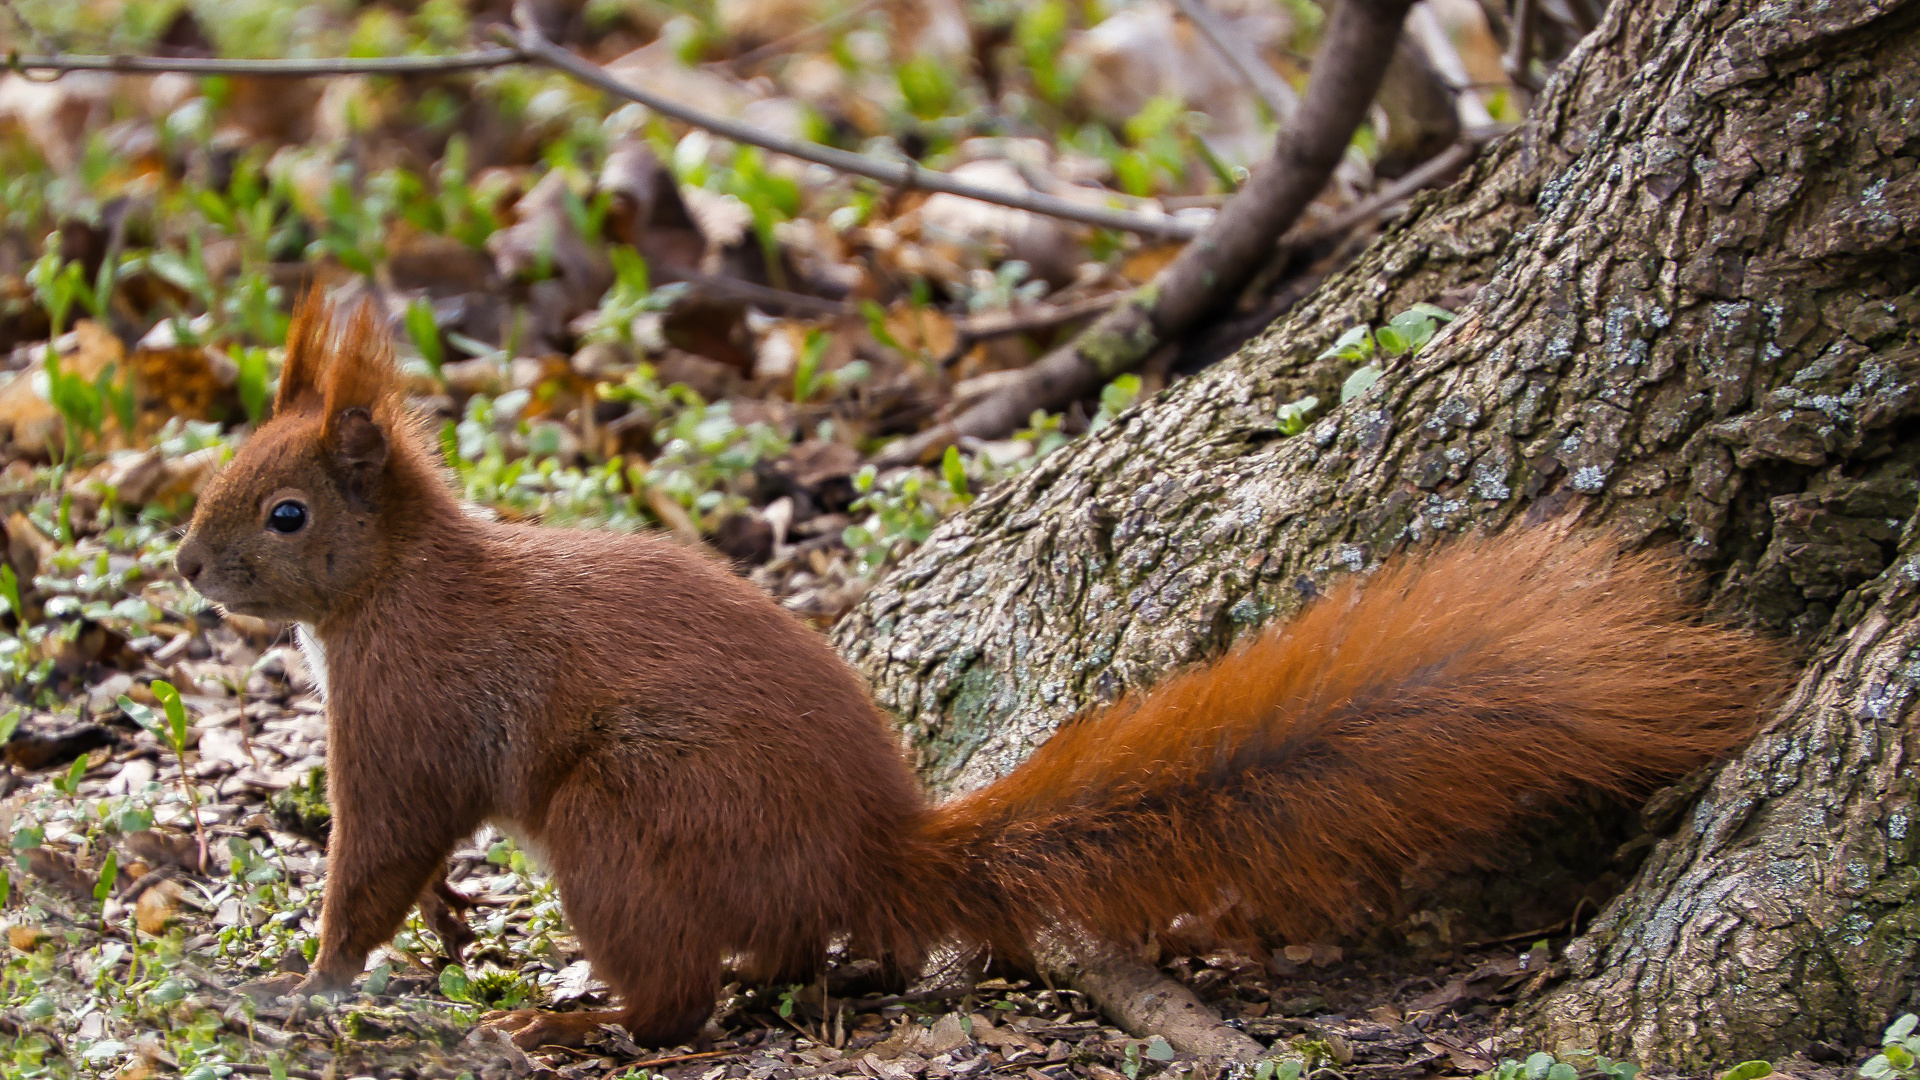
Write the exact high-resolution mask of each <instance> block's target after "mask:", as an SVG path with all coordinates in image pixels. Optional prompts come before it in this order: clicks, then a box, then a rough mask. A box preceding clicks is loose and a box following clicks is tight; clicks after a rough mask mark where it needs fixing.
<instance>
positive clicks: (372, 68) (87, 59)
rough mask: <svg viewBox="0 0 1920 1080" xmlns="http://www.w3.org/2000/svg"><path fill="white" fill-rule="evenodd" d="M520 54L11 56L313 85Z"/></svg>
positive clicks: (504, 61) (35, 63)
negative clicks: (247, 57)
mask: <svg viewBox="0 0 1920 1080" xmlns="http://www.w3.org/2000/svg"><path fill="white" fill-rule="evenodd" d="M526 59H527V58H526V57H524V56H522V55H520V50H518V49H512V48H504V49H481V50H479V51H477V52H464V53H452V54H450V55H447V56H365V57H361V56H329V57H321V58H317V59H313V60H224V59H220V58H217V57H196V56H179V57H175V56H23V55H21V54H19V53H12V54H9V55H8V56H7V58H6V66H7V67H8V68H10V69H12V70H14V71H18V72H22V73H26V72H51V73H54V74H65V73H66V72H69V71H112V72H118V73H120V74H122V75H158V74H161V73H164V72H179V73H181V74H183V75H253V76H258V77H262V78H273V79H311V78H318V77H322V76H328V75H437V74H445V73H447V72H454V71H479V70H482V69H484V68H496V67H505V66H506V65H508V64H520V63H525V62H526Z"/></svg>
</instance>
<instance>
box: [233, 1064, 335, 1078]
mask: <svg viewBox="0 0 1920 1080" xmlns="http://www.w3.org/2000/svg"><path fill="white" fill-rule="evenodd" d="M220 1067H221V1068H223V1069H229V1070H231V1071H233V1072H237V1073H239V1074H240V1075H242V1076H272V1075H273V1074H274V1067H273V1066H271V1065H254V1064H251V1063H249V1062H245V1061H234V1062H227V1061H223V1062H221V1063H220ZM282 1071H284V1072H285V1073H286V1074H287V1075H288V1076H292V1077H297V1078H298V1080H326V1074H325V1073H317V1072H314V1071H313V1070H312V1069H296V1068H294V1067H293V1066H291V1065H289V1066H287V1067H286V1068H285V1069H284V1070H282Z"/></svg>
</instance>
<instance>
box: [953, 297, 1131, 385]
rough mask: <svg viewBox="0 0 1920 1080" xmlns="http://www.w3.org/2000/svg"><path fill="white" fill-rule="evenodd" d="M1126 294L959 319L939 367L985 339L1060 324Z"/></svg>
mask: <svg viewBox="0 0 1920 1080" xmlns="http://www.w3.org/2000/svg"><path fill="white" fill-rule="evenodd" d="M1126 296H1127V294H1126V292H1125V291H1124V290H1122V291H1118V292H1110V293H1105V294H1102V295H1100V296H1085V297H1081V298H1080V299H1078V300H1068V301H1065V302H1064V303H1058V304H1047V303H1041V304H1028V305H1025V306H1023V307H1018V308H1009V309H1007V310H1005V311H988V312H983V313H981V314H979V315H974V316H971V317H969V318H966V319H961V320H959V321H957V322H955V323H954V324H953V331H954V342H953V348H951V349H948V350H947V354H946V355H945V356H942V357H941V358H940V366H941V367H950V366H952V365H953V364H955V363H957V362H958V361H959V360H960V358H961V357H962V356H965V355H966V353H967V350H968V349H971V348H973V347H974V346H975V345H977V344H979V343H980V342H982V341H986V340H987V339H989V338H996V337H1006V336H1008V335H1010V334H1031V333H1034V332H1036V331H1040V330H1051V329H1053V328H1054V327H1056V326H1059V325H1061V324H1062V323H1070V322H1072V321H1073V320H1075V319H1084V318H1086V317H1087V316H1089V315H1098V314H1100V313H1101V312H1103V311H1105V310H1107V309H1108V308H1110V307H1112V306H1113V305H1115V304H1117V303H1119V302H1120V301H1122V300H1124V299H1126Z"/></svg>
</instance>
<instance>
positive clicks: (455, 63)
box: [5, 12, 1203, 240]
mask: <svg viewBox="0 0 1920 1080" xmlns="http://www.w3.org/2000/svg"><path fill="white" fill-rule="evenodd" d="M517 17H518V13H517V12H516V18H517ZM519 22H520V30H519V34H518V36H517V37H514V38H513V44H509V45H508V46H507V47H504V48H498V49H482V50H479V51H476V52H466V53H455V54H453V55H450V56H378V57H327V58H323V59H313V60H225V59H218V58H206V57H162V56H62V55H54V56H27V55H22V54H19V53H13V54H10V55H8V56H7V57H6V63H5V66H6V67H8V68H11V69H12V70H14V71H18V72H22V73H26V72H32V73H36V74H51V75H54V76H56V77H58V76H59V75H62V74H65V73H66V72H69V71H110V72H117V73H120V74H124V75H157V74H161V73H163V72H180V73H183V74H188V75H253V76H258V77H265V78H296V79H304V78H315V77H321V76H329V75H424V74H444V73H448V72H457V71H476V70H481V69H485V68H493V67H503V66H505V65H508V64H518V63H541V64H545V65H547V66H548V67H551V68H554V69H556V70H558V71H561V72H563V73H565V74H567V75H569V76H571V77H573V78H575V79H578V80H580V81H581V82H584V83H586V84H588V85H589V86H594V87H598V88H599V89H601V90H604V91H606V92H608V93H610V94H613V95H615V96H617V97H623V98H626V99H627V100H629V101H636V102H639V103H640V104H642V105H645V106H646V107H648V108H649V109H652V110H653V111H655V112H657V113H660V114H661V115H663V116H670V117H672V118H674V119H676V120H679V121H681V122H683V123H687V124H691V125H693V126H694V127H697V128H702V129H705V130H707V131H711V132H713V133H714V134H716V135H719V136H721V137H723V138H727V139H732V140H733V141H734V142H739V143H746V144H747V145H749V146H757V147H760V148H761V149H763V150H771V151H773V152H774V153H777V154H785V155H787V156H788V157H794V158H799V159H800V160H802V161H810V162H813V163H814V164H817V165H825V166H826V167H828V168H830V169H834V170H836V171H838V172H845V173H851V174H853V175H855V176H864V177H867V178H868V179H871V180H878V181H880V182H881V183H884V184H891V185H893V186H895V187H902V188H924V189H925V190H928V191H939V192H945V193H947V194H949V195H958V196H960V197H962V198H966V199H975V200H978V201H980V202H988V203H994V204H996V205H999V206H1008V207H1012V208H1013V209H1015V210H1026V211H1029V212H1030V213H1035V214H1044V215H1046V216H1048V217H1055V218H1061V219H1064V220H1067V221H1078V222H1081V223H1083V224H1086V225H1097V226H1099V227H1101V228H1107V229H1118V230H1121V231H1123V232H1131V233H1140V234H1143V235H1147V236H1158V237H1162V238H1165V239H1170V240H1190V239H1192V238H1193V237H1195V236H1198V235H1199V234H1200V231H1201V229H1202V227H1203V226H1201V225H1200V224H1199V223H1196V222H1194V221H1192V220H1189V219H1187V218H1181V217H1174V216H1171V215H1147V214H1138V213H1131V212H1129V211H1126V210H1120V209H1116V208H1113V207H1105V206H1097V205H1092V204H1088V203H1083V202H1075V201H1073V200H1071V199H1063V198H1059V197H1057V196H1054V195H1048V194H1045V193H1043V192H1038V191H1000V190H996V189H994V188H989V187H982V186H980V185H978V184H970V183H967V182H966V181H964V180H957V179H955V178H953V177H951V176H949V175H947V174H946V173H943V172H937V171H934V170H932V169H923V168H921V167H920V166H919V165H917V164H915V163H914V162H912V161H885V160H882V159H879V158H872V157H867V156H866V155H864V154H855V153H851V152H849V151H846V150H838V149H835V148H833V147H830V146H821V145H820V144H818V143H811V142H804V141H802V140H798V139H789V138H786V137H784V136H780V135H776V134H774V133H772V132H769V131H766V130H765V129H762V128H757V127H754V126H753V125H751V124H744V123H741V122H739V121H737V120H731V119H728V118H726V117H722V116H714V115H712V114H710V113H705V112H702V111H700V110H698V109H694V108H690V107H688V106H686V105H682V104H680V103H679V102H676V101H673V100H671V99H669V98H664V97H661V96H660V95H658V94H654V93H652V92H651V91H648V90H645V89H642V88H640V87H636V86H630V85H628V84H626V83H624V82H621V81H620V80H618V79H616V78H614V77H613V76H612V75H609V74H608V73H607V72H606V70H605V69H604V68H601V67H600V66H599V65H597V64H592V63H589V62H588V61H586V60H583V59H581V58H580V57H579V56H576V55H575V54H573V53H572V52H569V51H568V50H566V49H563V48H561V47H560V46H558V45H555V44H554V43H553V42H551V41H548V40H547V39H546V38H545V37H544V36H543V35H542V34H541V33H540V31H539V29H538V27H536V26H535V25H534V24H533V22H532V20H531V19H519ZM501 32H502V33H503V34H506V35H508V36H509V37H512V35H511V32H509V31H506V30H505V28H504V27H503V28H501Z"/></svg>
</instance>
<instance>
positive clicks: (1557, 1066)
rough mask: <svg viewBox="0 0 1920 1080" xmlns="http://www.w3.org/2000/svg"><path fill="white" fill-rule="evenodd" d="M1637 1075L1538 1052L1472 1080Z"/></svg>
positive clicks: (1581, 1055)
mask: <svg viewBox="0 0 1920 1080" xmlns="http://www.w3.org/2000/svg"><path fill="white" fill-rule="evenodd" d="M1760 1064H1763V1065H1764V1064H1766V1063H1765V1062H1761V1063H1760ZM1769 1071H1771V1070H1769ZM1638 1075H1640V1066H1638V1065H1635V1064H1633V1063H1631V1062H1626V1061H1615V1060H1613V1059H1612V1058H1608V1057H1603V1056H1601V1055H1599V1054H1590V1053H1586V1052H1584V1051H1571V1052H1568V1053H1567V1054H1566V1056H1565V1059H1564V1060H1563V1059H1562V1058H1559V1057H1555V1056H1554V1055H1552V1054H1549V1053H1546V1052H1545V1051H1541V1052H1540V1053H1536V1054H1529V1055H1528V1056H1527V1058H1526V1060H1524V1061H1516V1060H1514V1059H1513V1058H1506V1059H1503V1060H1502V1061H1501V1062H1500V1063H1499V1064H1498V1065H1495V1066H1494V1067H1493V1068H1492V1069H1490V1070H1488V1071H1487V1072H1483V1073H1481V1074H1479V1076H1477V1077H1475V1080H1582V1078H1585V1080H1602V1078H1604V1080H1634V1077H1636V1076H1638ZM1758 1075H1760V1076H1764V1075H1766V1074H1765V1073H1760V1074H1758ZM1723 1080H1724V1078H1723ZM1748 1080H1753V1078H1748Z"/></svg>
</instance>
